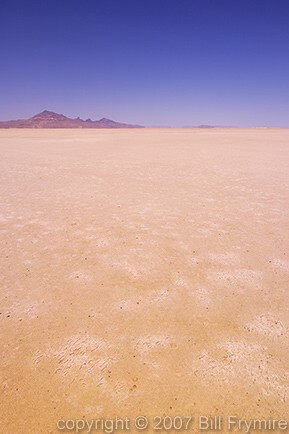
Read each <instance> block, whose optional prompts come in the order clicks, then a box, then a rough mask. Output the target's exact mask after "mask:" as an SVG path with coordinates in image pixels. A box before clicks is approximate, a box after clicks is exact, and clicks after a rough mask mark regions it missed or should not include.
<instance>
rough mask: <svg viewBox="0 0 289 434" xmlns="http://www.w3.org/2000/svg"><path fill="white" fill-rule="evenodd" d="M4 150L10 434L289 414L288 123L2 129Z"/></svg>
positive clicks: (4, 321)
mask: <svg viewBox="0 0 289 434" xmlns="http://www.w3.org/2000/svg"><path fill="white" fill-rule="evenodd" d="M0 151H1V159H0V197H1V208H0V232H1V271H0V284H1V293H0V305H1V309H0V311H1V315H0V333H1V410H0V412H1V413H2V414H1V422H0V433H1V434H2V433H3V434H14V433H15V434H22V433H23V434H30V433H31V434H42V433H43V434H47V433H56V432H58V431H57V429H56V422H57V420H58V419H60V418H65V419H70V418H73V419H76V418H83V417H85V418H86V419H94V418H99V417H105V418H109V417H110V418H111V417H113V416H115V415H118V416H119V417H126V416H127V417H130V418H132V417H135V416H136V415H139V414H145V415H147V416H150V417H152V416H155V415H158V414H159V415H164V414H166V415H193V416H195V417H198V416H199V415H222V416H225V417H226V416H227V415H237V416H239V417H243V418H247V419H248V418H251V417H253V418H260V417H266V418H270V417H274V418H286V417H287V418H288V397H289V386H288V385H289V337H288V323H289V315H288V313H289V312H288V305H289V302H288V281H289V248H288V247H289V241H288V233H289V218H288V217H289V216H288V208H289V174H288V171H289V130H285V129H284V130H281V129H280V130H278V129H276V130H270V129H267V130H266V129H260V130H257V129H256V130H238V129H229V130H222V129H216V130H215V129H214V130H189V129H183V130H181V129H160V130H152V129H147V130H1V131H0ZM150 431H152V430H149V431H148V432H150ZM192 431H193V432H195V431H197V430H195V429H192V430H191V432H192ZM225 431H226V430H225Z"/></svg>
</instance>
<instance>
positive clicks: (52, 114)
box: [31, 110, 66, 119]
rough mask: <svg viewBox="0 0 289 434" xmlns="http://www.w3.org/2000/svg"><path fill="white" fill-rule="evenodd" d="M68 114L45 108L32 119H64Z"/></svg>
mask: <svg viewBox="0 0 289 434" xmlns="http://www.w3.org/2000/svg"><path fill="white" fill-rule="evenodd" d="M64 118H66V116H64V115H62V114H61V115H60V114H58V113H55V112H52V111H49V110H43V111H42V112H41V113H37V115H35V116H33V117H32V118H31V119H64Z"/></svg>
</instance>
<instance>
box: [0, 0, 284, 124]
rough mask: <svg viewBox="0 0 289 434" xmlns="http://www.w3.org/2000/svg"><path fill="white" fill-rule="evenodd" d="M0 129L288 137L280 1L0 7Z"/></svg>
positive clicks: (141, 0)
mask: <svg viewBox="0 0 289 434" xmlns="http://www.w3.org/2000/svg"><path fill="white" fill-rule="evenodd" d="M0 62H1V63H0V119H1V120H6V119H15V118H16V119H17V118H26V117H30V116H32V115H34V114H36V113H38V112H40V111H42V110H44V109H48V110H52V111H56V112H58V113H63V114H65V115H67V116H69V117H77V116H80V117H82V118H88V117H90V118H92V119H98V118H100V117H108V118H112V119H115V120H118V121H124V122H134V123H140V124H143V125H146V126H184V125H199V124H214V125H224V126H230V125H231V126H277V127H278V126H281V127H289V1H288V0H34V1H32V0H21V1H20V0H18V1H14V0H2V2H1V6H0Z"/></svg>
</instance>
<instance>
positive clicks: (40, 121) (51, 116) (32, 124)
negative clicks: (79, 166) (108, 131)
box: [0, 110, 144, 128]
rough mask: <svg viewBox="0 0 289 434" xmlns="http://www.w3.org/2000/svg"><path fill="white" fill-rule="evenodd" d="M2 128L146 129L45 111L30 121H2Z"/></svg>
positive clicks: (104, 119)
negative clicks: (72, 117) (73, 117)
mask: <svg viewBox="0 0 289 434" xmlns="http://www.w3.org/2000/svg"><path fill="white" fill-rule="evenodd" d="M0 128H144V127H142V126H141V125H131V124H124V123H121V122H115V121H112V120H111V119H106V118H102V119H99V120H96V121H92V120H91V119H86V120H83V119H80V118H75V119H71V118H68V117H66V116H64V115H62V114H61V115H60V114H58V113H54V112H51V111H48V110H44V111H43V112H41V113H38V114H37V115H35V116H33V117H32V118H29V119H19V120H12V121H0Z"/></svg>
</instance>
